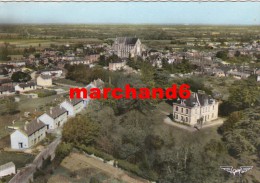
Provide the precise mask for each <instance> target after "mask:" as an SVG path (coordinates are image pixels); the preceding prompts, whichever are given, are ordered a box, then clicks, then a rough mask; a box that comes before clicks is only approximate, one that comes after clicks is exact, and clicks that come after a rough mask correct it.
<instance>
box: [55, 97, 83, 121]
mask: <svg viewBox="0 0 260 183" xmlns="http://www.w3.org/2000/svg"><path fill="white" fill-rule="evenodd" d="M60 106H61V107H63V108H65V109H66V110H67V111H68V117H74V116H75V115H76V114H77V113H79V112H80V111H81V110H82V109H83V108H84V100H83V99H73V100H70V101H68V100H65V101H64V102H62V103H61V104H60Z"/></svg>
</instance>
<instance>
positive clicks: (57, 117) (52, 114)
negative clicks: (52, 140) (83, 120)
mask: <svg viewBox="0 0 260 183" xmlns="http://www.w3.org/2000/svg"><path fill="white" fill-rule="evenodd" d="M38 119H39V120H40V121H42V122H43V123H44V124H46V126H47V130H49V129H51V130H53V129H56V128H58V127H60V126H62V125H63V124H64V123H65V122H66V121H67V120H68V111H67V110H66V109H64V108H63V107H61V106H57V107H54V108H51V109H50V111H48V112H46V113H44V114H42V115H41V116H40V117H38Z"/></svg>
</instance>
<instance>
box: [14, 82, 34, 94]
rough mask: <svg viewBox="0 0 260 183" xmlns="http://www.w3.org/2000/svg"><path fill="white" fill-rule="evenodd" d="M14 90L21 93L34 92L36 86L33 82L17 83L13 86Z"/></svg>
mask: <svg viewBox="0 0 260 183" xmlns="http://www.w3.org/2000/svg"><path fill="white" fill-rule="evenodd" d="M14 88H15V91H16V92H18V93H23V92H27V91H32V90H35V89H36V84H35V83H34V82H26V83H19V84H17V85H15V87H14Z"/></svg>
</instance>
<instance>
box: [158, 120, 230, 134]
mask: <svg viewBox="0 0 260 183" xmlns="http://www.w3.org/2000/svg"><path fill="white" fill-rule="evenodd" d="M224 120H225V118H218V119H216V120H214V121H211V122H208V123H205V124H204V125H203V126H202V128H200V130H202V129H205V128H210V127H213V126H218V125H221V124H223V122H224ZM163 121H164V123H166V124H168V125H171V126H175V127H177V128H181V129H184V130H187V131H189V132H194V131H197V129H196V128H193V127H190V126H185V125H182V124H178V123H175V122H173V121H172V120H171V119H170V118H169V117H166V118H164V120H163Z"/></svg>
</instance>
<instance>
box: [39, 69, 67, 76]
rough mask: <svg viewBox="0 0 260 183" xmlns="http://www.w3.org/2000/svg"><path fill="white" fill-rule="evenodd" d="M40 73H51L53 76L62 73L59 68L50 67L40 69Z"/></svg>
mask: <svg viewBox="0 0 260 183" xmlns="http://www.w3.org/2000/svg"><path fill="white" fill-rule="evenodd" d="M40 73H41V74H43V75H51V76H54V77H61V75H62V73H63V72H62V70H61V69H50V70H42V71H40Z"/></svg>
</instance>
